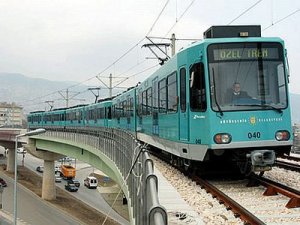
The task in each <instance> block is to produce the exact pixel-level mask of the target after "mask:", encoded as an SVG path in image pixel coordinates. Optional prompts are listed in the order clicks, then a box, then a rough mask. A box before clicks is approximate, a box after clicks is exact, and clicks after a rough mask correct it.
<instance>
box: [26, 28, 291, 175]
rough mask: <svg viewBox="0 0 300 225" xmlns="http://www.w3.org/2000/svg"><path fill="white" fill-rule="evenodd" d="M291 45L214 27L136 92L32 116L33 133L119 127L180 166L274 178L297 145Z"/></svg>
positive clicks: (258, 34) (253, 33) (257, 31)
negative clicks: (226, 168) (292, 107)
mask: <svg viewBox="0 0 300 225" xmlns="http://www.w3.org/2000/svg"><path fill="white" fill-rule="evenodd" d="M288 78H289V71H288V63H287V52H286V49H285V47H284V41H283V40H282V39H280V38H277V37H261V29H260V26H213V27H211V28H210V29H208V30H207V31H206V32H205V33H204V39H203V40H201V41H198V42H195V43H193V44H191V45H190V46H189V47H187V48H185V49H182V50H180V51H179V52H178V53H177V54H176V55H174V56H173V57H172V58H171V59H170V60H168V61H167V62H166V63H164V64H163V65H162V66H161V67H160V68H159V69H158V70H157V71H156V72H155V73H153V74H151V75H150V76H149V77H148V78H147V79H145V80H144V81H143V82H142V83H140V84H139V85H137V86H136V87H133V88H130V89H128V90H127V91H125V92H123V93H122V94H120V95H118V96H115V97H113V98H112V99H106V100H102V101H99V102H98V103H95V104H91V105H85V106H77V107H73V108H67V109H57V110H53V111H50V112H32V113H30V114H29V116H28V124H29V128H30V129H33V128H37V127H44V128H47V129H52V128H56V129H57V128H61V129H68V128H73V127H78V126H79V127H81V126H83V127H93V128H94V129H101V128H103V127H115V128H120V129H124V130H127V131H129V132H132V133H133V134H134V135H135V136H136V137H137V139H138V140H139V141H141V142H143V143H148V144H149V145H150V146H152V147H153V149H156V150H157V151H159V152H160V153H163V154H164V155H165V156H167V157H168V158H169V159H170V161H171V162H172V163H174V164H176V165H180V166H183V167H185V168H195V167H199V166H200V165H204V164H205V165H206V164H210V165H215V166H219V165H225V166H226V165H229V164H230V165H234V166H235V167H236V168H238V169H239V171H241V172H242V173H248V172H249V171H266V170H270V169H271V167H272V165H273V164H274V162H275V159H276V157H278V156H280V155H283V154H289V152H290V149H291V146H292V143H293V140H292V127H291V114H290V100H289V94H288V93H289V91H288Z"/></svg>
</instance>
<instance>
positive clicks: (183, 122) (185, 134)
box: [179, 67, 189, 141]
mask: <svg viewBox="0 0 300 225" xmlns="http://www.w3.org/2000/svg"><path fill="white" fill-rule="evenodd" d="M179 80H180V81H179V93H180V95H179V102H180V107H179V139H180V140H182V141H188V140H189V121H188V118H189V115H188V113H189V111H188V110H187V104H186V82H187V81H186V69H185V67H182V68H181V69H180V72H179Z"/></svg>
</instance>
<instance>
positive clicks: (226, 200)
mask: <svg viewBox="0 0 300 225" xmlns="http://www.w3.org/2000/svg"><path fill="white" fill-rule="evenodd" d="M192 179H193V180H194V181H195V182H196V183H197V184H199V185H201V186H202V187H203V188H205V189H206V190H207V191H208V192H209V193H211V194H212V195H213V197H216V198H217V199H218V200H219V201H220V202H221V203H223V204H224V205H226V207H227V208H228V209H230V210H231V211H233V212H234V214H235V216H236V217H240V218H241V219H242V220H243V221H245V224H251V225H263V224H265V223H264V222H263V221H261V220H260V219H259V218H257V217H256V216H255V215H254V214H252V213H251V212H249V211H248V210H247V209H245V208H244V207H243V206H241V205H240V204H239V203H237V202H236V201H234V200H233V199H231V198H230V197H229V196H227V195H226V194H224V193H223V192H222V191H220V190H218V189H217V188H216V187H214V186H213V185H212V184H210V183H209V182H207V181H205V180H203V179H201V178H199V177H193V178H192Z"/></svg>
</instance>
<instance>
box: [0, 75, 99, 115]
mask: <svg viewBox="0 0 300 225" xmlns="http://www.w3.org/2000/svg"><path fill="white" fill-rule="evenodd" d="M74 84H75V82H71V81H66V82H60V81H50V80H46V79H40V78H30V77H26V76H24V75H22V74H15V73H0V96H1V98H0V102H9V103H10V102H15V103H17V104H18V105H20V106H22V107H23V110H24V113H28V112H30V111H36V110H44V109H49V108H50V106H49V105H48V104H47V103H45V101H49V100H53V99H56V100H55V102H54V106H55V107H56V108H58V107H64V106H65V104H66V103H65V101H64V99H63V97H62V96H61V95H60V94H59V93H58V91H60V90H63V91H62V94H64V96H65V95H66V94H65V92H66V90H65V88H67V87H70V86H71V85H74ZM87 89H88V86H85V85H80V86H77V87H76V88H72V92H71V91H70V96H71V94H72V93H74V92H77V93H79V92H82V93H83V94H81V95H78V96H76V98H77V99H85V101H84V102H83V101H82V100H73V101H70V105H71V104H72V105H76V104H88V103H90V102H93V101H94V96H93V94H92V93H90V92H89V91H87ZM52 93H55V94H52ZM41 96H44V97H43V98H40V97H41Z"/></svg>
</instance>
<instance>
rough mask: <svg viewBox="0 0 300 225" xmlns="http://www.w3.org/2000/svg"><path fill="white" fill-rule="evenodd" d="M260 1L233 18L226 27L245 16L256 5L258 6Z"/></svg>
mask: <svg viewBox="0 0 300 225" xmlns="http://www.w3.org/2000/svg"><path fill="white" fill-rule="evenodd" d="M261 1H262V0H259V1H257V2H255V3H254V4H253V5H251V6H250V7H249V8H247V9H246V10H245V11H243V12H242V13H241V14H240V15H238V16H237V17H236V18H234V19H233V20H231V21H230V22H229V23H228V24H227V25H230V24H232V23H233V22H234V21H236V20H237V19H239V18H240V17H241V16H243V15H245V14H246V13H247V12H248V11H250V10H251V9H252V8H254V7H255V6H256V5H258V4H259V3H260V2H261Z"/></svg>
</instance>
